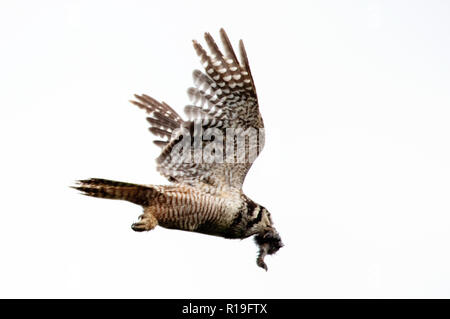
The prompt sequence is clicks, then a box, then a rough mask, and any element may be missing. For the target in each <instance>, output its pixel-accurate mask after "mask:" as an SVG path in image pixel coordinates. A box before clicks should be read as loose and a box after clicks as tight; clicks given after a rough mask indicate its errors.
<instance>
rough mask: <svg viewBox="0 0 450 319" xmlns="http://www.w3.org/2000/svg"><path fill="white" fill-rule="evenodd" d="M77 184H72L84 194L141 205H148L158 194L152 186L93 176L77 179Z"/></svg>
mask: <svg viewBox="0 0 450 319" xmlns="http://www.w3.org/2000/svg"><path fill="white" fill-rule="evenodd" d="M77 184H78V185H77V186H71V187H72V188H75V189H77V190H79V191H81V192H82V194H83V195H87V196H92V197H99V198H109V199H121V200H126V201H129V202H132V203H134V204H137V205H141V206H148V205H149V202H150V200H151V199H152V198H153V197H154V196H155V195H157V193H158V192H157V190H156V189H155V188H153V187H152V186H146V185H138V184H132V183H124V182H117V181H111V180H107V179H101V178H91V179H85V180H80V181H77Z"/></svg>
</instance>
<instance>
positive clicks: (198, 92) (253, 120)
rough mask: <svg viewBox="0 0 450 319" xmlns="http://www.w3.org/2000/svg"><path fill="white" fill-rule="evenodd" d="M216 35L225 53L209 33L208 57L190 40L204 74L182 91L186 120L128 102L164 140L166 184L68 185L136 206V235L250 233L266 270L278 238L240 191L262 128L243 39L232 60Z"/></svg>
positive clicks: (157, 105)
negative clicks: (187, 99) (189, 101)
mask: <svg viewBox="0 0 450 319" xmlns="http://www.w3.org/2000/svg"><path fill="white" fill-rule="evenodd" d="M220 35H221V38H222V42H223V45H224V48H225V54H222V53H221V52H220V51H219V49H218V47H217V45H216V44H215V42H214V40H213V39H212V37H211V36H210V35H209V34H205V39H206V42H207V43H208V46H209V48H210V50H211V52H212V55H211V56H210V55H208V54H207V53H206V51H205V50H203V48H202V47H201V46H200V44H198V43H197V42H195V41H194V48H195V50H196V52H197V54H198V55H199V56H200V58H201V61H202V63H203V64H204V66H205V71H206V74H204V73H202V72H200V71H198V70H196V71H194V74H193V77H194V83H195V85H196V88H190V89H189V90H188V94H189V96H190V97H191V99H192V100H193V105H188V106H186V108H185V112H186V114H187V115H188V116H189V118H190V119H189V120H186V121H184V120H182V118H181V117H180V116H179V115H178V114H177V112H175V111H174V110H173V109H172V108H171V107H170V106H169V105H167V104H166V103H164V102H158V101H157V100H155V99H153V98H151V97H149V96H147V95H142V96H139V95H135V97H136V99H137V100H138V101H131V102H132V103H133V104H135V105H137V106H139V107H140V108H142V109H144V110H145V111H146V112H147V113H148V114H150V117H148V118H147V120H148V121H149V122H150V124H151V128H150V131H151V132H152V133H153V134H155V135H158V136H160V137H162V138H163V139H162V140H157V141H155V144H156V145H158V146H160V147H161V148H162V152H161V155H160V156H159V157H158V159H157V163H158V167H157V168H158V170H159V172H160V173H161V174H162V175H164V176H166V177H167V178H168V179H169V181H170V182H172V184H171V185H160V186H159V185H137V184H131V183H123V182H116V181H110V180H105V179H88V180H81V181H80V185H79V186H77V187H75V188H76V189H78V190H80V191H82V192H83V193H84V194H85V195H89V196H94V197H101V198H110V199H121V200H127V201H130V202H132V203H134V204H137V205H140V206H142V207H143V209H144V213H143V214H142V215H141V216H140V218H139V221H138V222H136V223H134V224H133V225H132V229H133V230H135V231H149V230H151V229H153V228H155V227H156V226H157V225H159V226H162V227H165V228H170V229H178V230H185V231H193V232H199V233H204V234H208V235H214V236H220V237H224V238H241V239H243V238H247V237H249V236H252V235H256V237H255V240H256V243H257V244H258V246H259V247H260V252H259V256H258V258H257V264H258V266H260V267H263V268H265V269H266V270H267V266H266V264H265V263H264V257H265V255H266V254H273V253H275V252H276V251H277V250H278V249H279V248H280V247H282V243H281V239H280V237H279V235H278V233H277V231H276V230H275V228H274V227H273V225H272V220H271V217H270V214H269V212H268V211H267V209H265V208H264V207H263V206H261V205H259V204H256V203H255V202H253V201H252V200H251V199H250V198H248V197H247V196H246V195H245V194H244V193H243V191H242V184H243V182H244V179H245V176H246V175H247V172H248V170H249V169H250V167H251V165H252V163H253V160H254V159H255V158H256V156H257V155H258V154H259V151H260V150H261V149H262V147H263V145H264V130H263V129H264V124H263V120H262V117H261V114H260V113H259V108H258V103H257V97H256V90H255V87H254V83H253V78H252V76H251V72H250V68H249V66H248V60H247V55H246V53H245V49H244V47H243V44H242V41H241V42H240V47H239V48H240V53H241V62H239V61H238V59H237V57H236V55H235V53H234V51H233V49H232V47H231V44H230V42H229V40H228V37H227V35H226V34H225V32H224V31H223V30H221V33H220ZM230 132H231V133H230ZM247 140H248V142H247Z"/></svg>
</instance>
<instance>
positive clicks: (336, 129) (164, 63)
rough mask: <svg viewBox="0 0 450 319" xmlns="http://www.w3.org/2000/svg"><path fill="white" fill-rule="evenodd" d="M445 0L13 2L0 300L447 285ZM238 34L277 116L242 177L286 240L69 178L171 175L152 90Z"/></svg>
mask: <svg viewBox="0 0 450 319" xmlns="http://www.w3.org/2000/svg"><path fill="white" fill-rule="evenodd" d="M449 13H450V4H448V2H445V1H339V2H337V1H267V2H264V1H253V2H252V1H226V2H219V1H214V2H213V1H179V2H171V1H153V2H150V1H121V2H114V1H95V2H94V1H39V2H37V1H1V2H0V39H1V40H0V41H1V50H0V133H1V150H2V151H1V157H0V163H1V165H0V167H1V168H0V177H1V182H0V194H1V204H0V256H1V262H0V297H3V298H4V297H44V298H45V297H87V298H89V297H125V298H126V297H138V298H139V297H146V298H197V297H204V298H214V297H223V298H227V297H237V298H240V297H247V298H251V297H264V298H278V297H285V298H312V297H324V298H328V297H341V298H347V297H349V298H366V297H385V298H389V297H447V298H449V297H450V271H449V269H450V256H449V243H450V231H449V230H450V196H449V194H450V148H449V146H450V125H449V121H450V108H449V107H450V90H449V87H450V59H449V57H450V19H449ZM220 27H224V28H225V29H226V30H227V32H228V35H229V36H230V38H231V41H232V42H233V44H235V45H236V44H237V42H238V40H239V39H240V38H243V39H244V41H245V44H246V47H247V51H248V55H249V59H250V65H251V67H252V72H253V76H254V79H255V82H256V86H257V90H258V96H259V100H260V108H261V112H262V114H263V116H264V120H265V124H266V134H267V137H266V148H265V149H264V151H263V153H262V154H261V156H260V158H258V160H257V161H256V162H255V164H254V166H253V168H252V170H251V171H250V173H249V175H248V177H247V180H246V183H245V185H244V189H245V191H246V193H247V194H248V195H249V196H250V197H251V198H253V199H254V200H255V201H257V202H259V203H261V204H262V205H264V206H265V207H267V208H268V209H269V210H270V211H271V213H272V216H273V219H274V222H275V224H276V227H277V228H278V230H279V232H280V234H281V236H282V238H283V241H284V243H285V247H284V248H283V249H281V250H280V251H279V253H277V254H276V255H275V256H269V257H267V258H266V262H267V264H268V266H269V271H268V272H267V273H265V272H264V271H263V270H261V269H260V268H258V267H257V266H256V264H255V257H256V253H257V247H256V246H255V245H254V243H253V240H252V239H247V240H243V241H239V240H235V241H232V240H225V239H222V238H216V237H210V236H206V235H200V234H195V233H188V232H180V231H173V230H167V229H163V228H160V227H159V228H157V229H155V230H153V231H151V232H149V233H143V234H142V233H135V232H133V231H132V230H131V228H130V225H131V224H132V223H133V222H134V221H135V220H137V217H138V215H140V213H141V209H140V208H139V207H138V206H134V205H132V204H130V203H126V202H118V201H108V200H100V199H95V198H87V197H82V196H80V195H78V194H77V192H76V191H74V190H72V189H70V188H69V187H68V186H69V185H71V184H72V182H73V181H74V180H76V179H79V178H88V177H103V178H109V179H116V180H120V181H128V182H136V183H154V184H164V183H166V181H165V179H164V178H163V177H161V176H160V175H159V174H158V173H157V172H156V170H155V163H154V158H155V157H156V156H157V155H158V151H159V150H158V148H157V147H156V146H154V145H153V144H152V143H151V140H152V136H151V135H150V133H148V131H147V122H146V121H145V114H144V113H143V112H142V111H141V110H139V109H137V108H136V107H134V106H132V105H131V104H129V103H128V102H127V100H129V99H130V98H131V97H132V94H133V93H147V94H149V95H151V96H153V97H155V98H157V99H162V100H164V101H166V102H168V103H169V104H170V105H172V106H173V107H174V108H175V109H176V110H178V111H180V112H181V110H182V108H183V107H184V105H186V104H187V103H188V102H189V100H188V98H187V95H186V89H187V88H188V87H189V86H191V85H192V81H191V72H192V70H193V69H194V68H199V67H200V63H199V61H198V59H197V57H196V55H195V52H194V50H193V49H192V47H191V39H193V38H195V39H198V40H203V39H202V35H203V32H205V31H208V32H211V33H212V34H213V36H216V37H218V30H219V28H220Z"/></svg>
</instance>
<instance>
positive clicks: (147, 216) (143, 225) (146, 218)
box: [131, 209, 158, 232]
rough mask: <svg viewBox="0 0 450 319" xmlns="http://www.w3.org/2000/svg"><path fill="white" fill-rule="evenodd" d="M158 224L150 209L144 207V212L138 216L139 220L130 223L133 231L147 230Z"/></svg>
mask: <svg viewBox="0 0 450 319" xmlns="http://www.w3.org/2000/svg"><path fill="white" fill-rule="evenodd" d="M156 225H158V220H157V219H156V217H155V216H154V215H153V214H152V212H151V210H150V209H145V210H144V213H143V214H142V215H141V216H139V221H138V222H136V223H134V224H133V225H131V228H132V229H133V230H134V231H139V232H141V231H149V230H152V229H153V228H155V227H156Z"/></svg>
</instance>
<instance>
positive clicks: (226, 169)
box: [132, 29, 264, 189]
mask: <svg viewBox="0 0 450 319" xmlns="http://www.w3.org/2000/svg"><path fill="white" fill-rule="evenodd" d="M220 37H221V40H222V44H223V49H224V53H222V52H221V51H220V49H219V47H218V46H217V44H216V43H215V41H214V39H213V38H212V37H211V35H210V34H209V33H205V40H206V43H207V45H208V47H209V51H210V54H208V53H207V52H206V51H205V50H204V49H203V47H202V46H201V45H200V44H199V43H198V42H196V41H193V44H194V49H195V51H196V53H197V55H198V56H199V57H200V60H201V62H202V64H203V67H204V69H205V73H203V72H201V71H199V70H195V71H194V72H193V79H194V85H195V87H191V88H189V89H188V95H189V97H190V99H191V101H192V104H190V105H187V106H186V107H185V109H184V110H185V113H186V115H187V116H188V120H186V121H183V120H182V119H181V117H180V116H179V115H178V114H177V113H176V112H175V111H174V110H173V109H172V108H171V107H170V106H168V105H167V104H165V103H164V102H162V103H160V102H158V101H156V100H154V99H153V98H151V97H149V96H147V95H142V96H139V95H136V96H135V97H136V99H137V101H132V102H133V103H134V104H136V105H138V106H139V107H141V108H143V109H145V110H146V111H147V112H149V113H150V114H151V116H150V117H149V118H148V121H149V122H150V124H151V128H150V131H151V132H152V133H154V134H156V135H158V136H161V137H163V138H164V140H158V141H155V143H156V144H157V145H159V146H161V147H162V152H161V155H160V156H159V157H158V158H157V163H158V171H159V172H160V173H161V174H162V175H164V176H166V177H167V178H169V180H170V181H174V182H181V183H189V184H196V183H206V184H210V185H214V186H216V187H221V186H230V187H234V188H239V189H240V188H241V187H242V183H243V182H244V179H245V176H246V174H247V172H248V170H249V169H250V167H251V165H252V162H253V160H254V159H255V158H256V156H257V155H258V154H259V152H260V151H261V149H262V146H263V143H264V131H263V128H264V124H263V121H262V117H261V114H260V113H259V107H258V99H257V95H256V89H255V85H254V82H253V78H252V74H251V71H250V67H249V64H248V59H247V54H246V51H245V48H244V44H243V42H242V40H241V41H240V42H239V52H240V60H238V58H237V56H236V54H235V52H234V50H233V48H232V46H231V44H230V40H229V39H228V36H227V34H226V33H225V31H224V30H223V29H221V30H220ZM208 132H209V133H208ZM208 134H209V135H208ZM186 136H189V137H190V139H189V140H187V138H186ZM212 136H213V137H212ZM242 138H243V139H244V144H243V146H242V144H239V141H241V142H242ZM246 139H247V140H246ZM246 141H247V144H245V143H246ZM227 145H228V146H227ZM188 147H190V150H189V151H188V152H187V153H186V152H183V151H185V150H186V148H188ZM230 147H232V149H231V148H230ZM198 149H200V153H199V152H198ZM211 150H212V151H211ZM239 151H244V154H243V155H244V157H242V154H239ZM206 153H207V154H206ZM241 153H242V152H241ZM250 153H251V154H256V155H254V156H252V158H250ZM186 155H188V156H187V157H186ZM220 158H222V160H220Z"/></svg>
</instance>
